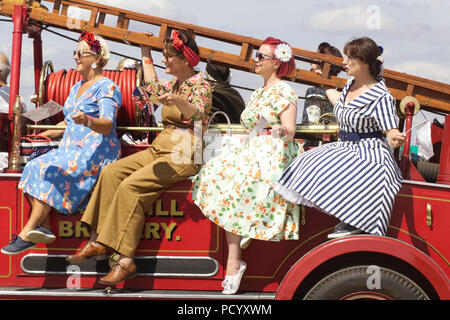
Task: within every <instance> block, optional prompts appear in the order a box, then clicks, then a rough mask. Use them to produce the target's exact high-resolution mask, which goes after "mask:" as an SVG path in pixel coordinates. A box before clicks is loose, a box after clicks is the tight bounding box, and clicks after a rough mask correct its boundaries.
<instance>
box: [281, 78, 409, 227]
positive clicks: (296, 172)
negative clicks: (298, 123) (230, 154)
mask: <svg viewBox="0 0 450 320" xmlns="http://www.w3.org/2000/svg"><path fill="white" fill-rule="evenodd" d="M352 83H353V78H352V79H349V80H348V82H347V84H346V85H345V88H344V90H343V91H342V94H341V96H340V99H339V101H338V102H337V103H336V105H335V106H334V114H335V116H336V119H337V121H338V123H339V130H343V131H347V132H359V133H367V132H375V131H385V130H389V129H393V128H397V123H398V118H397V115H396V111H395V100H394V98H393V97H392V95H391V94H390V92H389V90H388V89H387V88H386V85H385V83H384V80H383V79H380V80H379V82H378V83H377V84H376V85H375V86H374V87H372V88H371V89H370V90H368V91H366V92H365V93H363V94H362V95H360V96H359V97H357V98H356V99H354V100H353V101H351V102H349V103H347V104H346V105H344V101H345V97H346V95H347V92H348V90H349V88H350V86H351V85H352ZM401 182H402V175H401V172H400V170H399V168H398V166H397V164H396V162H395V160H394V157H393V154H392V151H391V148H390V147H389V145H388V143H387V141H386V139H385V138H382V139H379V138H365V139H361V140H357V141H341V140H338V141H336V142H333V143H328V144H324V145H322V146H320V147H317V148H314V149H312V150H309V151H307V152H305V153H303V154H301V155H299V156H298V157H296V158H295V159H294V160H293V161H292V162H291V164H290V165H289V167H288V168H287V169H286V170H285V171H284V173H283V175H282V176H281V177H280V178H279V179H278V182H277V183H276V187H275V190H276V191H277V192H279V193H280V194H281V195H282V196H283V197H284V198H285V199H286V200H288V201H291V202H294V203H297V204H301V205H307V206H310V207H315V208H318V209H319V210H322V211H324V212H326V213H328V214H330V215H333V216H335V217H336V218H338V219H340V220H341V221H344V222H346V223H348V224H350V225H352V226H355V227H356V228H358V229H360V230H363V231H365V232H368V233H370V234H374V235H385V234H386V231H387V228H388V224H389V220H390V216H391V211H392V206H393V204H394V198H395V195H396V194H397V192H398V191H399V190H400V187H401Z"/></svg>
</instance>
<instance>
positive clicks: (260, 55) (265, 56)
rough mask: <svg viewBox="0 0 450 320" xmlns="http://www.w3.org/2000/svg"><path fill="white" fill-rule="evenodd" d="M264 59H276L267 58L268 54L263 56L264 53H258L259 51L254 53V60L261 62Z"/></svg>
mask: <svg viewBox="0 0 450 320" xmlns="http://www.w3.org/2000/svg"><path fill="white" fill-rule="evenodd" d="M266 58H269V59H276V57H272V56H269V55H268V54H264V53H261V52H259V51H258V52H256V55H255V60H258V61H262V60H264V59H266Z"/></svg>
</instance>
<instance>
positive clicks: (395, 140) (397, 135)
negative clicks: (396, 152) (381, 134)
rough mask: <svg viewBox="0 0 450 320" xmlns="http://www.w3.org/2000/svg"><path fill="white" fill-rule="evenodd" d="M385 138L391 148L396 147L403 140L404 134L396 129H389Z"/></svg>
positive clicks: (401, 143)
mask: <svg viewBox="0 0 450 320" xmlns="http://www.w3.org/2000/svg"><path fill="white" fill-rule="evenodd" d="M386 138H387V141H388V143H389V145H390V146H391V147H392V148H394V149H395V148H398V147H400V146H401V145H403V143H404V142H405V139H406V134H405V133H403V132H400V131H399V130H398V129H391V130H388V131H386Z"/></svg>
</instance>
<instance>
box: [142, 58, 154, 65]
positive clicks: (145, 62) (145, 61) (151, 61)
mask: <svg viewBox="0 0 450 320" xmlns="http://www.w3.org/2000/svg"><path fill="white" fill-rule="evenodd" d="M142 63H143V64H153V59H152V58H146V59H144V60H143V61H142Z"/></svg>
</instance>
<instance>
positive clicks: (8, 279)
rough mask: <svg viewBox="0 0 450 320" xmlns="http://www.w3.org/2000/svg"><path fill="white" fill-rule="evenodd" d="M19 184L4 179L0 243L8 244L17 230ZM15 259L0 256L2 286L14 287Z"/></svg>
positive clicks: (0, 280)
mask: <svg viewBox="0 0 450 320" xmlns="http://www.w3.org/2000/svg"><path fill="white" fill-rule="evenodd" d="M16 189H17V182H16V181H15V179H11V178H6V179H2V184H1V192H0V199H1V200H0V241H1V243H2V244H5V245H6V244H7V243H8V242H9V240H10V239H11V237H12V235H13V234H14V233H16V232H15V230H16V214H15V213H16V211H17V207H16V206H17V201H16V200H17V199H16ZM14 261H15V257H14V256H12V257H11V256H7V255H4V254H0V284H1V285H6V286H8V285H13V283H14V272H15V265H14Z"/></svg>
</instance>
